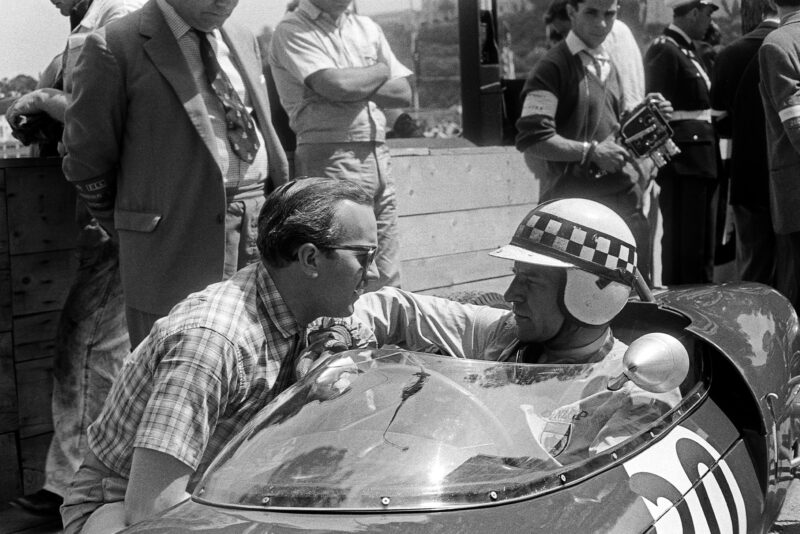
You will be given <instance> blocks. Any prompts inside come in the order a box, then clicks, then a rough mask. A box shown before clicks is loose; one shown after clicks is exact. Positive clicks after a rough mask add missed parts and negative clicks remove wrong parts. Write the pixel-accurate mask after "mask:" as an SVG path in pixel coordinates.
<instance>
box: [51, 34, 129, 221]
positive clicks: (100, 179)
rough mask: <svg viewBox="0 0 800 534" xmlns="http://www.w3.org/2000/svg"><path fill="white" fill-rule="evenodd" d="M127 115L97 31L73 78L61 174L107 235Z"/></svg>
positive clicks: (112, 61)
mask: <svg viewBox="0 0 800 534" xmlns="http://www.w3.org/2000/svg"><path fill="white" fill-rule="evenodd" d="M125 115H126V96H125V87H124V82H123V78H122V75H121V73H120V70H119V66H118V64H117V61H116V58H115V57H114V56H113V54H112V53H111V52H110V51H109V49H108V47H107V46H106V42H105V32H104V30H102V29H101V30H100V31H98V32H95V33H92V34H90V35H89V37H88V38H87V39H86V42H85V44H84V48H83V51H82V53H81V55H80V57H79V58H78V62H77V64H76V67H75V71H74V74H73V92H72V101H71V103H70V104H69V106H68V107H67V110H66V116H65V118H66V122H65V125H64V138H63V140H64V146H65V149H66V152H67V153H66V156H65V157H64V163H63V169H64V174H65V176H66V177H67V180H69V181H70V182H72V184H73V185H74V186H75V187H76V188H77V189H78V194H79V195H80V196H81V198H82V199H83V200H84V201H85V202H86V204H87V206H88V208H89V210H90V211H91V212H92V215H94V216H95V217H97V219H98V220H99V221H100V222H101V224H102V225H103V226H104V227H105V228H106V229H113V212H114V203H115V197H116V182H117V167H118V165H119V159H120V155H121V144H122V137H123V128H124V123H125Z"/></svg>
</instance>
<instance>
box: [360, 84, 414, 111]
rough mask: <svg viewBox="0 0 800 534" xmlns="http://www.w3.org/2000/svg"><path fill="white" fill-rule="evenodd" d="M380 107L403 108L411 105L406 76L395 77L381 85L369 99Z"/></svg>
mask: <svg viewBox="0 0 800 534" xmlns="http://www.w3.org/2000/svg"><path fill="white" fill-rule="evenodd" d="M370 100H372V101H373V102H375V103H376V104H378V105H379V106H380V107H382V108H405V107H408V106H410V105H411V84H409V83H408V78H395V79H393V80H389V81H387V82H386V83H385V84H383V85H381V86H380V88H379V89H378V91H377V92H376V93H375V94H374V95H373V96H372V98H371V99H370Z"/></svg>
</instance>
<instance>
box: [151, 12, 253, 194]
mask: <svg viewBox="0 0 800 534" xmlns="http://www.w3.org/2000/svg"><path fill="white" fill-rule="evenodd" d="M157 1H158V6H159V7H160V8H161V12H162V13H163V14H164V18H165V19H166V21H167V25H169V28H170V30H171V31H172V33H173V35H175V40H176V41H178V45H179V46H180V48H181V52H183V56H184V58H186V63H187V65H188V67H189V71H190V72H191V73H192V77H193V78H194V81H195V84H196V85H197V88H198V90H199V91H200V94H201V95H202V97H203V102H204V103H205V105H206V109H207V111H208V118H209V120H210V121H211V127H212V129H213V131H214V139H215V145H216V147H217V151H216V154H214V159H215V160H216V161H217V163H218V164H219V168H220V170H221V171H222V177H223V180H224V181H225V187H226V189H228V190H236V189H239V188H247V189H249V188H252V187H253V186H254V185H257V184H263V182H264V180H266V178H267V168H268V167H267V151H266V148H265V146H264V137H263V135H262V134H261V131H260V130H259V129H258V128H256V135H257V136H258V141H259V144H260V146H259V149H258V152H257V153H256V157H255V159H254V160H253V163H250V164H248V163H247V162H245V161H242V160H241V159H240V158H239V157H238V156H237V155H236V153H235V152H234V151H233V149H232V148H231V146H230V143H229V141H228V130H227V125H226V121H225V110H224V108H223V107H222V103H221V102H220V100H219V97H218V96H217V95H216V93H215V92H214V90H213V89H212V88H211V86H210V85H209V83H208V79H207V78H206V75H205V69H204V67H203V59H202V58H201V57H200V41H199V40H198V37H197V34H196V33H195V32H193V31H190V30H191V29H192V28H191V26H189V25H188V24H187V23H186V22H185V21H184V20H183V19H182V18H181V17H180V15H178V13H177V12H176V11H175V9H174V8H173V7H172V6H171V5H169V4H168V3H167V2H166V0H157ZM208 37H209V42H210V43H211V46H212V47H213V48H214V51H215V52H216V54H217V61H218V62H219V65H220V67H221V68H222V70H223V71H225V74H227V76H228V79H230V81H231V85H233V88H234V90H235V91H236V92H237V94H238V95H239V98H240V99H241V101H242V102H243V103H244V105H245V108H246V109H247V112H248V113H252V111H253V108H252V105H251V103H250V99H249V96H248V94H247V89H246V87H245V84H244V80H243V79H242V76H241V74H239V71H238V70H237V68H236V67H235V66H234V63H233V57H232V56H231V51H230V49H229V48H228V45H227V44H226V43H225V40H224V39H223V38H222V36H221V35H220V32H219V30H214V31H213V32H209V34H208ZM255 189H256V190H259V192H260V188H255Z"/></svg>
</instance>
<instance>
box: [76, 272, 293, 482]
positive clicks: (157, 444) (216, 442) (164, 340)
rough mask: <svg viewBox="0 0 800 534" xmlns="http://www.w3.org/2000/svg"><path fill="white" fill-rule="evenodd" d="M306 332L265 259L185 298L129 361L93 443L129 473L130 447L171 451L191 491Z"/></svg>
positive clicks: (264, 397) (265, 397)
mask: <svg viewBox="0 0 800 534" xmlns="http://www.w3.org/2000/svg"><path fill="white" fill-rule="evenodd" d="M305 336H306V332H305V329H303V328H301V327H300V326H299V325H298V324H297V322H296V320H295V318H294V316H293V315H292V313H291V312H290V311H289V308H288V307H287V306H286V303H285V302H284V301H283V298H282V297H281V295H280V293H279V292H278V290H277V288H276V287H275V284H274V282H273V281H272V279H271V278H270V276H269V273H268V271H267V269H266V268H265V267H264V265H263V264H262V263H261V262H259V263H257V264H253V265H250V266H248V267H245V268H244V269H242V270H241V271H239V272H238V273H236V275H234V276H233V278H231V279H229V280H227V281H225V282H221V283H218V284H213V285H211V286H209V287H207V288H206V289H204V290H203V291H200V292H198V293H193V294H192V295H189V297H187V298H186V299H185V300H183V301H182V302H180V303H179V304H177V305H176V306H175V307H174V308H173V309H172V311H171V312H170V314H169V315H168V316H167V317H165V318H163V319H161V320H159V321H158V322H157V323H156V324H155V326H154V327H153V330H152V332H151V333H150V335H149V336H148V337H147V338H145V340H144V341H143V342H142V343H141V344H140V345H139V346H138V347H137V348H136V350H135V351H134V352H133V353H131V354H130V356H128V358H127V359H126V361H125V365H124V367H123V369H122V371H121V372H120V374H119V376H118V377H117V379H116V381H115V382H114V385H113V387H112V389H111V391H110V393H109V395H108V399H107V401H106V403H105V405H104V407H103V410H102V412H101V413H100V415H99V417H98V418H97V419H96V420H95V422H94V423H92V425H91V426H90V427H89V430H88V439H89V447H90V448H91V450H92V451H93V452H94V454H95V455H97V457H98V458H99V459H100V460H101V461H102V462H103V463H104V464H105V465H106V466H107V467H108V468H110V469H112V470H113V471H115V472H117V473H118V474H120V475H121V476H123V477H126V478H127V477H129V476H130V468H131V460H132V457H133V449H134V447H143V448H147V449H152V450H155V451H159V452H162V453H165V454H168V455H170V456H172V457H174V458H176V459H177V460H179V461H181V462H183V463H184V464H186V465H188V466H189V467H191V468H192V469H195V473H194V475H193V476H192V478H191V480H190V483H189V490H191V489H192V488H193V487H194V485H195V484H196V483H197V481H198V480H199V478H200V477H201V475H202V474H203V473H204V472H205V470H206V468H207V467H208V464H209V463H210V462H211V461H212V460H213V459H214V457H216V456H217V454H218V453H219V451H220V450H221V448H222V447H223V446H224V445H225V444H226V443H227V442H228V441H229V440H230V438H231V437H233V436H234V434H236V432H237V431H238V430H239V429H241V428H242V426H243V425H244V424H245V423H246V422H247V421H249V420H250V419H251V418H252V417H253V415H254V414H255V413H256V412H257V411H258V410H260V409H261V408H262V407H263V406H264V405H265V404H266V403H267V402H268V401H269V400H270V399H271V398H272V397H273V396H274V395H275V394H276V393H277V392H276V391H274V390H273V386H274V385H275V382H276V379H277V377H278V372H279V370H280V366H281V362H283V360H284V359H285V358H287V356H289V355H291V354H293V351H294V350H295V349H296V348H297V347H296V344H297V342H298V339H299V340H300V343H301V344H304V343H305ZM301 346H302V345H301Z"/></svg>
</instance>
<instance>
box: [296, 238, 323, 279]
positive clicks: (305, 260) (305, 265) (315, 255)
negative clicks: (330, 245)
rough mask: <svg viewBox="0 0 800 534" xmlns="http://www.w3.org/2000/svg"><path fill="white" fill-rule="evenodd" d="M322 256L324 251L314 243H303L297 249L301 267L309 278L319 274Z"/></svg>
mask: <svg viewBox="0 0 800 534" xmlns="http://www.w3.org/2000/svg"><path fill="white" fill-rule="evenodd" d="M321 256H322V251H321V250H320V249H318V248H317V246H316V245H314V244H313V243H303V244H302V245H300V247H299V248H298V249H297V261H298V263H299V264H300V269H301V270H302V271H303V274H305V275H306V276H307V277H309V278H316V277H318V276H319V267H320V265H319V260H320V257H321Z"/></svg>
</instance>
